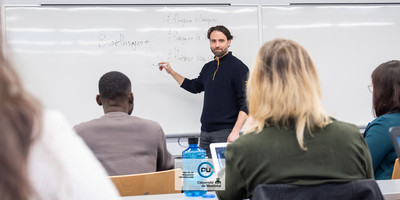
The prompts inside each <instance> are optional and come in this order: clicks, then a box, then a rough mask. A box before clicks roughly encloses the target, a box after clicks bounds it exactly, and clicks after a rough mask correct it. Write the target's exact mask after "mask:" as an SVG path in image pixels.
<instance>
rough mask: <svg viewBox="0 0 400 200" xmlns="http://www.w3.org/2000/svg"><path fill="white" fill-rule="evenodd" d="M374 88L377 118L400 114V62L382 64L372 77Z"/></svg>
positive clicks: (374, 104)
mask: <svg viewBox="0 0 400 200" xmlns="http://www.w3.org/2000/svg"><path fill="white" fill-rule="evenodd" d="M371 79H372V85H373V87H374V89H373V90H374V91H373V95H372V99H373V106H374V110H375V115H376V116H377V117H379V116H381V115H384V114H387V113H393V112H400V61H399V60H392V61H389V62H385V63H382V64H380V65H379V66H378V67H377V68H376V69H375V70H374V71H373V72H372V75H371Z"/></svg>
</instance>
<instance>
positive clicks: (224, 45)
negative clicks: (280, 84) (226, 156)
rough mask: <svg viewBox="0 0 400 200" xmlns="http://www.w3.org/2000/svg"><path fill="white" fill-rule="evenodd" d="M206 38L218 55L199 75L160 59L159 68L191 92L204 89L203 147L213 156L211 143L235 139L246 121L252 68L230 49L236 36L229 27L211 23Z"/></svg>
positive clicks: (201, 139) (201, 138)
mask: <svg viewBox="0 0 400 200" xmlns="http://www.w3.org/2000/svg"><path fill="white" fill-rule="evenodd" d="M207 38H208V39H209V41H210V49H211V51H212V52H213V53H214V55H215V57H214V58H215V59H214V60H213V61H210V62H208V63H207V64H205V65H204V67H203V68H202V70H201V72H200V75H199V76H198V77H197V78H195V79H187V78H184V77H183V76H181V75H180V74H178V73H177V72H175V71H174V70H173V69H172V68H171V66H170V64H169V63H168V62H160V63H159V65H160V70H163V69H165V71H167V73H169V74H170V75H171V76H172V77H173V78H174V79H175V80H176V81H177V82H178V84H179V85H180V86H181V87H182V88H184V89H185V90H187V91H189V92H191V93H200V92H203V91H204V105H203V111H202V115H201V124H202V125H201V135H200V147H201V148H203V149H204V150H206V152H207V156H208V157H211V154H210V148H209V145H210V144H211V143H216V142H233V141H235V140H236V139H237V138H238V137H239V132H240V130H241V129H242V127H243V125H244V123H245V122H246V119H247V113H248V110H247V105H246V82H247V76H248V72H249V69H248V67H247V66H246V65H245V64H244V63H243V62H242V61H240V60H239V59H238V58H236V57H235V56H233V55H232V52H228V48H229V46H230V44H231V41H232V38H233V36H232V35H231V33H230V31H229V30H228V29H227V28H226V27H224V26H214V27H211V28H210V29H209V30H208V32H207Z"/></svg>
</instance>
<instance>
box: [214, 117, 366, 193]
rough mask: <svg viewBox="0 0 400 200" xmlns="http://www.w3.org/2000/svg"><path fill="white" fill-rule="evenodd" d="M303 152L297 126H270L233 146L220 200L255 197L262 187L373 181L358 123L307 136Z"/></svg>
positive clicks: (335, 124) (333, 125) (332, 126)
mask: <svg viewBox="0 0 400 200" xmlns="http://www.w3.org/2000/svg"><path fill="white" fill-rule="evenodd" d="M304 142H305V147H307V150H305V151H304V150H301V149H300V147H299V145H298V142H297V139H296V133H295V130H294V128H293V129H283V128H279V127H266V128H264V130H263V131H262V132H260V133H258V134H255V133H250V134H247V135H244V136H242V137H240V138H239V139H237V140H236V141H235V142H233V143H231V144H229V145H228V147H227V149H226V153H225V157H226V173H225V175H226V177H225V183H226V185H225V191H217V195H218V197H219V199H220V200H224V199H227V200H234V199H243V198H250V197H251V196H252V194H253V191H254V189H255V187H256V186H257V185H258V184H261V183H270V184H274V183H283V184H295V185H313V184H321V183H327V182H345V181H351V180H357V179H370V178H373V168H372V161H371V155H370V152H369V149H368V147H367V145H366V143H365V141H364V139H363V137H362V135H361V134H360V132H359V130H358V128H357V127H356V126H354V125H351V124H348V123H344V122H340V121H335V120H334V121H333V123H331V124H329V125H328V126H326V127H325V128H323V129H319V130H313V131H312V136H311V135H310V134H309V133H305V138H304Z"/></svg>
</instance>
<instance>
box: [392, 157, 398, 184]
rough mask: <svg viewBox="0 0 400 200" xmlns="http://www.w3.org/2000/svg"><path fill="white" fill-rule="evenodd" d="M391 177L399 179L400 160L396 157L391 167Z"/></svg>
mask: <svg viewBox="0 0 400 200" xmlns="http://www.w3.org/2000/svg"><path fill="white" fill-rule="evenodd" d="M392 179H400V161H399V159H398V158H396V161H395V162H394V167H393V173H392Z"/></svg>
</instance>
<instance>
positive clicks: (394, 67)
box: [364, 60, 400, 180]
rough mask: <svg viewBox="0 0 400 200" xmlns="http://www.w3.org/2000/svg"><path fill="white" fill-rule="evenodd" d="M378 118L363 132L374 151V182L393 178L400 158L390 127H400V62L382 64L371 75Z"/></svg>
mask: <svg viewBox="0 0 400 200" xmlns="http://www.w3.org/2000/svg"><path fill="white" fill-rule="evenodd" d="M371 79H372V85H371V86H370V87H371V88H373V89H372V91H371V92H372V103H373V109H374V111H375V115H376V117H377V118H376V119H375V120H373V121H372V122H371V123H369V124H368V126H367V128H366V129H365V132H364V137H365V140H366V141H367V144H368V147H369V149H370V151H371V156H372V164H373V166H374V174H375V179H378V180H384V179H391V177H392V172H393V167H394V163H395V160H396V158H397V155H396V152H395V150H394V147H393V143H392V140H391V137H390V133H389V128H390V127H393V126H400V61H398V60H392V61H389V62H385V63H382V64H380V65H379V66H378V67H377V68H376V69H375V70H374V71H373V72H372V75H371Z"/></svg>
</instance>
